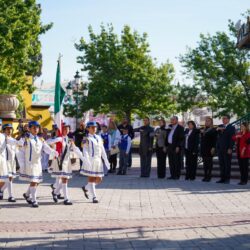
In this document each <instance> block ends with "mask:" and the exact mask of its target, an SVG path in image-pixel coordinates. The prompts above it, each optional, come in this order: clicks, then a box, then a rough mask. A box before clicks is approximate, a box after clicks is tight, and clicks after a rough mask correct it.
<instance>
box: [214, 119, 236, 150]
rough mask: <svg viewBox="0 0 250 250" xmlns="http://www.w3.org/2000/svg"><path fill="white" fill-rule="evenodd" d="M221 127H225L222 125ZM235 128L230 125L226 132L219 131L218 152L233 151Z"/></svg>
mask: <svg viewBox="0 0 250 250" xmlns="http://www.w3.org/2000/svg"><path fill="white" fill-rule="evenodd" d="M219 127H223V125H220V126H219ZM234 134H235V127H234V126H232V125H231V124H229V125H228V126H227V127H226V129H225V130H224V131H218V139H217V150H218V152H226V151H227V150H228V149H233V146H234V141H233V135H234Z"/></svg>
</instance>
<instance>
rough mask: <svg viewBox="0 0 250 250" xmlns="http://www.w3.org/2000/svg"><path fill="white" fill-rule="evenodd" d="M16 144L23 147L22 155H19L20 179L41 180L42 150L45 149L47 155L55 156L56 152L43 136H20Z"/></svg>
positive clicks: (38, 181)
mask: <svg viewBox="0 0 250 250" xmlns="http://www.w3.org/2000/svg"><path fill="white" fill-rule="evenodd" d="M18 145H19V146H21V147H22V148H23V150H21V151H20V153H23V154H24V155H23V156H21V157H20V156H19V159H18V161H20V166H21V169H20V179H21V180H25V181H28V182H36V183H40V182H42V179H43V178H42V164H41V157H42V156H41V155H42V151H45V152H46V153H47V154H49V155H53V156H57V152H56V151H55V150H53V149H52V148H51V147H50V146H49V145H48V144H47V143H46V142H45V141H44V139H43V138H41V137H38V136H33V135H32V134H30V135H29V137H26V138H22V139H21V140H20V141H19V142H18Z"/></svg>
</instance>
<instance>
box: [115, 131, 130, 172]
mask: <svg viewBox="0 0 250 250" xmlns="http://www.w3.org/2000/svg"><path fill="white" fill-rule="evenodd" d="M130 148H131V138H130V136H129V135H128V129H127V128H123V130H122V136H121V140H120V142H119V149H120V161H119V171H118V173H117V174H118V175H126V173H127V166H128V159H129V158H128V157H129V152H130Z"/></svg>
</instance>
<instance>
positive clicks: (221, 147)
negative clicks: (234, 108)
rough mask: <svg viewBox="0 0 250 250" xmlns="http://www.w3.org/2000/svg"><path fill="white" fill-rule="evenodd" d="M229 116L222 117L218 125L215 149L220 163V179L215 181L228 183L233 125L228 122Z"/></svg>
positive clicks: (232, 143)
mask: <svg viewBox="0 0 250 250" xmlns="http://www.w3.org/2000/svg"><path fill="white" fill-rule="evenodd" d="M229 122H230V116H229V115H225V116H223V117H222V123H223V124H221V125H219V126H218V128H217V132H218V139H217V150H218V156H219V164H220V180H219V181H217V183H230V177H231V160H232V151H233V145H234V142H233V138H232V137H233V135H234V134H235V127H234V126H232V125H231V124H229Z"/></svg>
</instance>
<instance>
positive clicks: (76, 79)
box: [74, 71, 80, 128]
mask: <svg viewBox="0 0 250 250" xmlns="http://www.w3.org/2000/svg"><path fill="white" fill-rule="evenodd" d="M74 78H75V86H76V128H77V123H78V91H79V85H80V75H79V72H78V71H76V74H75V76H74Z"/></svg>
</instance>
